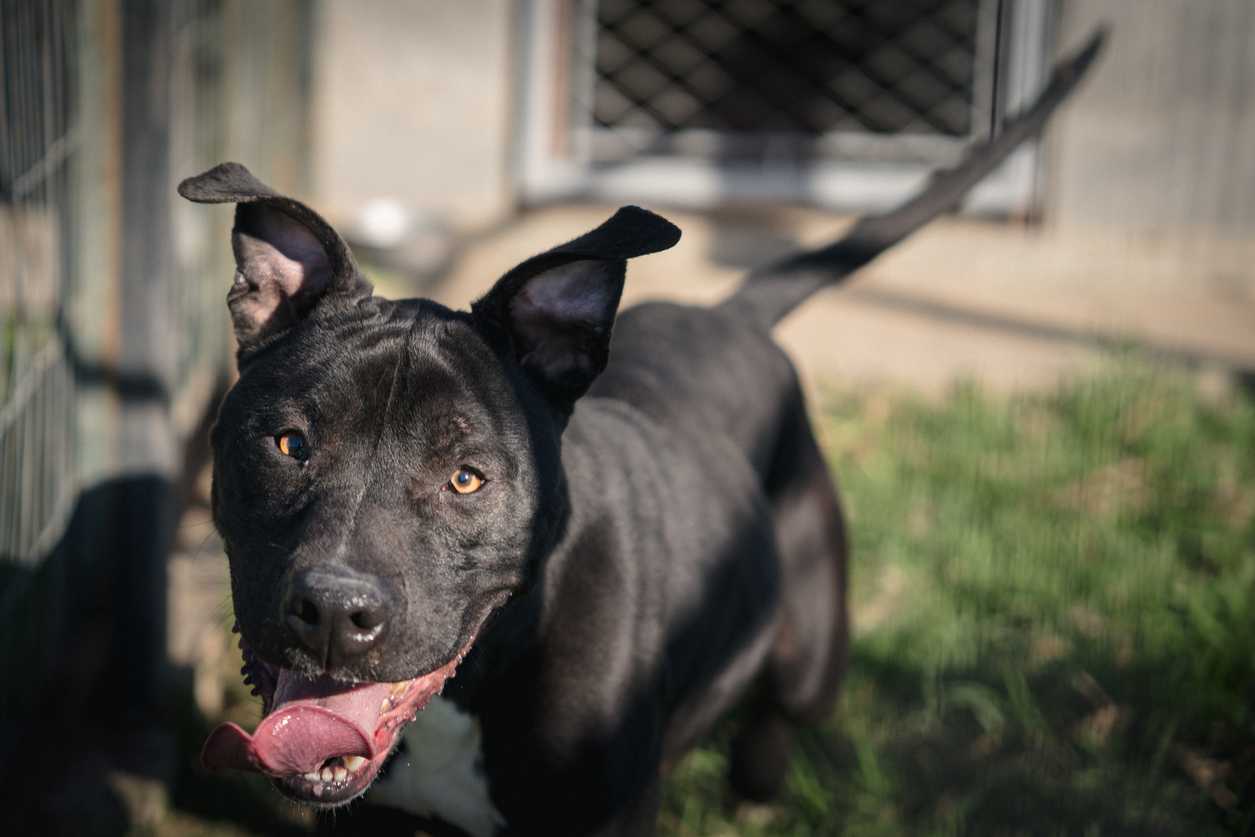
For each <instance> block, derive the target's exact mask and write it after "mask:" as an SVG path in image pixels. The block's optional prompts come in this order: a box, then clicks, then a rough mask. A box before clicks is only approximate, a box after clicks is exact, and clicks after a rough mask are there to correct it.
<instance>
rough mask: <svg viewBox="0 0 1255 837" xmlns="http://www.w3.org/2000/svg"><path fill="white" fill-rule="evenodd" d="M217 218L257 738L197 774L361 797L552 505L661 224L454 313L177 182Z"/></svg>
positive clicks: (672, 237) (301, 215) (530, 270)
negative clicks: (564, 459)
mask: <svg viewBox="0 0 1255 837" xmlns="http://www.w3.org/2000/svg"><path fill="white" fill-rule="evenodd" d="M179 192H180V194H182V195H183V196H184V197H186V198H189V199H191V200H194V201H199V202H204V203H227V202H230V203H235V204H236V213H235V228H234V230H233V232H232V246H233V249H234V252H235V260H236V266H237V270H236V273H235V280H234V283H233V285H232V288H231V291H230V293H229V295H228V297H227V300H228V305H229V306H230V309H231V316H232V320H233V324H234V328H235V333H236V337H237V339H238V343H239V353H238V363H239V370H240V377H239V381H238V382H237V383H236V385H235V386H234V387H233V388H232V390H231V391H230V393H229V394H228V395H227V397H226V400H225V401H224V402H223V404H222V408H221V411H220V412H219V416H218V422H217V424H216V426H215V427H214V430H213V434H212V442H213V449H214V482H213V507H214V521H215V523H216V524H217V527H218V529H219V531H220V532H221V533H222V536H223V538H224V540H225V543H226V548H227V554H228V556H229V559H230V565H231V586H232V597H233V601H234V606H235V617H236V621H237V624H238V629H239V631H240V634H241V636H242V641H241V648H242V649H243V652H244V661H245V670H246V673H247V674H248V675H249V676H250V677H251V679H252V682H253V684H254V686H255V688H256V689H257V691H258V692H260V694H261V695H262V696H263V698H264V699H265V702H266V708H267V712H268V714H267V716H266V718H265V719H263V721H262V723H261V725H260V726H259V727H258V729H257V731H256V732H255V733H254V734H253V735H249V734H248V733H245V732H243V731H242V730H240V729H239V728H238V727H236V726H234V725H230V724H228V725H223V726H221V727H219V728H218V729H217V730H215V731H214V733H213V734H212V735H211V736H210V739H209V741H208V742H207V743H206V745H205V751H204V754H203V756H202V759H203V760H204V761H205V763H206V765H207V766H210V767H236V768H242V769H250V770H259V771H262V772H265V773H268V774H270V775H272V776H274V777H275V778H276V780H277V784H278V785H279V786H280V787H281V788H282V789H283V790H284V791H285V792H287V793H288V794H290V795H292V796H295V797H297V798H300V799H303V800H305V801H308V802H312V803H315V804H324V805H326V804H339V803H341V802H344V801H347V800H348V799H351V798H353V797H354V796H356V795H358V794H360V793H361V792H362V791H363V790H365V789H366V787H367V786H368V785H369V784H370V782H371V780H372V779H373V777H374V775H375V773H376V772H377V771H378V769H379V767H380V766H381V765H382V764H383V761H384V759H385V758H386V757H387V755H388V753H389V752H390V751H391V749H392V747H393V745H394V744H395V742H396V740H397V737H398V733H399V731H400V729H401V727H402V726H403V725H404V724H405V722H406V721H408V720H409V719H410V718H412V717H413V715H414V713H415V712H417V711H418V710H420V709H421V708H422V707H423V705H425V704H426V702H427V701H428V700H429V699H430V698H431V696H432V695H433V694H435V693H437V692H438V691H439V690H440V689H441V687H442V686H443V684H444V681H445V680H446V679H447V678H449V677H450V676H452V675H453V673H454V670H455V668H456V666H457V664H458V662H459V661H460V660H461V659H462V656H463V655H464V654H465V653H466V652H467V650H468V649H469V648H470V646H471V644H472V643H473V642H474V640H475V637H476V635H477V633H478V631H479V629H480V628H481V627H482V625H483V624H484V621H485V620H486V619H487V618H488V616H489V615H490V614H491V613H492V612H493V610H494V609H496V608H498V607H499V606H501V605H502V604H504V603H505V602H506V600H507V599H508V598H509V597H510V596H512V595H515V594H518V593H521V592H523V591H525V590H526V589H527V587H528V585H529V584H530V581H531V579H532V578H533V577H534V576H535V573H536V572H537V569H538V563H539V562H540V560H541V559H542V557H543V555H544V554H545V551H546V550H547V549H548V548H549V546H550V544H551V542H552V539H553V538H554V537H555V536H556V534H557V533H558V531H559V530H560V527H561V525H562V521H563V515H564V514H565V511H566V500H565V488H564V485H563V479H562V468H561V460H560V437H561V433H562V429H563V427H564V426H565V424H566V420H567V418H568V417H569V416H570V413H571V410H572V409H573V405H574V403H575V401H576V399H578V398H579V397H580V396H581V395H582V394H583V393H584V392H585V391H587V389H588V387H589V385H590V384H591V383H592V382H593V380H594V379H595V378H596V376H597V375H598V374H600V372H601V371H602V370H603V369H604V368H605V365H606V360H607V357H608V353H609V345H610V330H611V325H612V324H613V320H614V316H615V311H616V309H617V307H618V303H619V297H620V293H621V291H622V288H623V279H624V272H625V265H626V260H627V259H628V258H631V257H633V256H638V255H643V254H645V253H651V252H656V251H658V250H663V249H666V248H668V247H670V246H672V245H673V244H674V243H675V242H676V241H677V240H678V238H679V230H677V229H676V228H675V227H674V226H672V225H671V224H670V223H668V222H667V221H665V220H663V219H662V218H659V217H658V216H656V215H653V214H651V213H649V212H646V211H644V210H641V209H638V208H636V207H625V208H624V209H621V210H619V212H618V213H617V214H616V215H615V216H614V217H612V218H611V219H610V220H608V221H606V222H605V223H604V224H603V225H602V226H600V227H598V228H597V229H596V230H593V231H592V232H590V233H588V234H586V235H584V236H581V237H580V238H577V239H575V240H574V241H571V242H568V243H567V244H564V245H561V246H559V247H555V248H554V249H552V250H549V251H548V252H545V253H542V254H541V255H539V256H535V257H534V258H531V259H528V260H527V261H525V262H523V263H522V264H520V265H518V266H517V267H515V268H514V269H513V270H511V271H510V272H508V273H507V274H506V275H505V276H504V277H502V278H501V279H500V280H499V281H498V282H497V284H496V285H495V286H494V287H493V288H492V290H490V291H489V292H488V294H487V295H485V296H484V297H483V298H482V299H481V300H479V301H478V302H477V303H475V305H474V306H472V309H471V311H470V312H458V311H451V310H449V309H447V308H444V307H443V306H440V305H437V304H435V303H433V302H430V301H426V300H404V301H390V300H385V299H380V298H378V297H375V296H373V295H372V288H371V285H370V283H369V282H368V281H367V280H366V279H365V278H364V277H363V276H362V274H361V272H360V271H359V270H358V268H357V265H356V263H355V261H354V259H353V255H352V253H351V252H350V250H349V248H348V246H347V244H346V243H345V242H344V240H343V239H342V238H341V237H340V236H339V234H338V233H336V231H335V230H334V229H333V228H332V227H331V226H330V225H329V224H328V223H327V222H326V221H324V220H323V219H322V218H321V217H320V216H319V215H318V214H317V213H315V212H314V211H313V210H311V209H310V208H309V207H307V206H305V205H304V204H302V203H300V202H299V201H296V200H293V199H291V198H287V197H284V196H282V195H279V194H278V193H276V192H275V191H273V190H272V189H270V188H269V187H267V186H265V185H264V184H262V183H261V182H259V181H258V180H257V179H255V178H254V177H253V176H252V175H251V174H250V173H249V172H248V171H247V170H246V169H244V168H243V167H242V166H239V165H236V164H232V163H225V164H223V165H220V166H218V167H216V168H214V169H212V170H211V171H208V172H206V173H205V174H202V175H200V176H198V177H194V178H190V179H188V180H186V181H184V182H183V183H182V184H181V185H180V186H179Z"/></svg>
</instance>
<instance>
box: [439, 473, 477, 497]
mask: <svg viewBox="0 0 1255 837" xmlns="http://www.w3.org/2000/svg"><path fill="white" fill-rule="evenodd" d="M483 486H484V478H483V477H481V476H480V475H479V474H477V473H475V472H474V471H472V470H471V469H470V468H458V469H457V470H456V471H454V472H453V476H451V477H449V484H448V485H447V486H445V488H452V489H453V490H454V491H456V492H457V493H459V494H474V493H475V492H476V491H479V489H481V488H483Z"/></svg>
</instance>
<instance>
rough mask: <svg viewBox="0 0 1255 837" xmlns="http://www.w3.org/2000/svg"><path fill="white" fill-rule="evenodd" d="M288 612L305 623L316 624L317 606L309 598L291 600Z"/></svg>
mask: <svg viewBox="0 0 1255 837" xmlns="http://www.w3.org/2000/svg"><path fill="white" fill-rule="evenodd" d="M288 612H289V613H291V614H292V615H293V616H294V617H296V618H297V619H298V620H300V621H301V622H304V623H305V624H306V625H317V624H318V606H317V605H316V604H314V603H313V602H311V601H310V600H309V599H298V600H297V601H295V602H293V603H292V605H290V606H289V608H288Z"/></svg>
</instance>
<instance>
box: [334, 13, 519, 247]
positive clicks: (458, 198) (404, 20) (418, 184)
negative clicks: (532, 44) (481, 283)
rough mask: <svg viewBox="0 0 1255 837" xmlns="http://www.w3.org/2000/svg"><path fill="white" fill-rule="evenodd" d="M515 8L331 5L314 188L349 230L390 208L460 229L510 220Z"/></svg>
mask: <svg viewBox="0 0 1255 837" xmlns="http://www.w3.org/2000/svg"><path fill="white" fill-rule="evenodd" d="M510 19H511V3H510V2H509V0H458V2H456V3H451V2H448V0H323V2H322V3H321V4H320V6H319V20H318V32H317V35H316V38H317V50H318V52H317V54H318V64H317V70H316V72H315V78H314V90H315V94H314V96H315V98H314V130H313V138H312V142H313V161H314V162H313V177H312V181H313V182H312V187H313V192H314V197H315V199H316V200H317V201H318V202H319V204H320V206H321V207H322V208H323V209H324V210H325V211H326V212H327V213H328V214H329V215H331V216H332V217H334V218H335V219H336V220H337V221H339V222H341V223H346V222H351V221H352V219H353V218H354V216H355V215H356V213H358V212H359V211H360V210H361V208H362V207H363V206H364V205H365V204H366V203H367V202H369V201H371V200H372V199H376V198H389V199H392V200H396V201H400V202H401V203H402V204H404V205H405V206H407V207H409V208H411V209H414V210H418V211H420V212H424V211H425V212H430V213H434V214H435V215H436V216H437V220H444V221H447V222H449V223H452V224H454V225H455V226H459V227H468V226H470V227H473V226H478V225H482V224H484V223H487V222H490V221H491V220H493V219H494V218H497V217H500V216H501V215H502V214H504V213H506V212H508V211H509V210H510V209H511V207H512V205H513V201H512V197H511V193H510V190H509V188H508V182H507V173H506V165H507V159H508V156H509V146H510V139H511V137H510V121H511V95H510V66H511V65H510V60H511V49H510Z"/></svg>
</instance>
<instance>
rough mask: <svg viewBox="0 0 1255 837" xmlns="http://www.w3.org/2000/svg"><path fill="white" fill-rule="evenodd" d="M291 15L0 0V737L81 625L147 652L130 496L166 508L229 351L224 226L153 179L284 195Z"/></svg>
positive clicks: (142, 1) (289, 149)
mask: <svg viewBox="0 0 1255 837" xmlns="http://www.w3.org/2000/svg"><path fill="white" fill-rule="evenodd" d="M311 19H312V3H311V2H310V0H274V2H268V3H266V4H255V3H251V2H249V1H248V0H174V2H170V0H123V2H111V0H4V2H3V3H0V746H3V747H7V746H8V745H11V744H13V742H14V741H15V740H16V736H20V734H21V727H22V725H21V720H22V718H23V717H25V715H24V713H26V712H27V711H28V709H29V706H30V705H31V701H32V700H33V698H34V696H35V695H36V694H37V693H38V689H39V684H40V682H41V681H42V680H43V679H44V678H45V677H46V676H48V675H49V672H50V671H52V670H53V668H54V667H55V665H56V664H57V662H58V660H59V659H61V658H62V657H64V656H65V654H66V649H67V648H68V647H69V646H70V645H73V644H74V642H76V641H77V640H75V639H74V637H75V636H77V634H76V633H75V631H78V632H80V633H81V632H82V626H83V624H84V620H89V621H90V620H91V619H103V620H104V623H102V624H103V625H104V628H105V629H106V630H105V632H106V633H108V634H109V637H108V638H107V640H106V641H105V645H106V646H107V650H106V652H102V653H107V654H109V655H113V656H111V657H110V659H111V660H113V658H114V657H118V658H122V659H128V658H129V659H138V658H140V657H145V656H147V657H154V656H155V657H160V656H161V655H163V654H164V650H165V649H164V642H165V637H164V636H163V635H162V631H163V626H164V621H165V611H164V609H165V606H166V603H165V598H164V592H163V591H164V579H165V575H164V561H165V555H166V553H165V551H164V550H166V549H168V547H169V543H168V541H169V534H170V533H169V531H168V526H167V527H166V528H167V531H163V529H162V526H163V524H162V523H161V519H162V518H163V517H165V518H169V517H170V516H171V514H170V513H168V512H167V511H159V510H156V509H151V508H145V509H138V510H137V509H135V508H133V506H135V505H136V498H137V497H142V496H144V495H143V494H142V493H136V492H135V491H134V490H132V489H133V485H131V483H133V482H135V480H136V479H140V480H141V481H142V480H147V481H148V483H147V484H151V485H155V486H157V487H158V488H159V490H158V492H157V493H158V494H160V495H161V496H160V497H157V495H153V496H154V497H155V498H156V500H157V501H158V502H159V504H162V505H164V504H167V503H174V502H176V500H175V499H174V494H175V493H176V492H177V483H178V481H179V479H180V476H181V475H180V473H179V470H180V468H181V467H182V466H183V462H184V456H183V453H184V452H185V451H186V445H187V444H188V442H189V440H190V438H191V434H192V432H193V431H194V430H195V429H196V428H198V427H200V426H201V425H202V423H203V419H204V416H205V415H206V411H207V410H209V409H211V408H212V406H213V405H212V399H213V397H214V395H215V394H216V393H217V392H219V391H220V388H221V386H222V385H223V383H224V381H225V378H226V370H227V368H228V364H229V359H230V350H231V343H230V336H229V335H230V332H229V328H228V324H227V318H226V307H225V305H224V303H223V297H224V294H225V284H224V283H226V282H229V278H230V275H231V271H230V266H229V264H227V262H228V261H229V259H230V253H229V252H227V251H225V249H224V248H223V247H221V246H220V244H221V242H223V241H226V240H228V231H229V227H230V223H231V222H230V212H229V210H228V209H226V208H223V209H222V211H220V212H205V211H200V212H188V211H187V208H186V207H184V206H182V205H181V202H177V203H176V200H177V198H176V196H175V193H174V186H175V184H177V182H178V181H179V180H180V179H182V178H183V177H187V176H189V175H191V174H195V173H196V172H199V171H203V170H205V169H207V168H209V167H210V166H212V165H214V164H216V163H218V162H221V161H222V160H225V159H237V160H240V161H242V162H245V163H246V164H248V165H249V166H250V167H251V168H252V169H253V170H254V171H255V172H257V173H258V174H259V175H260V176H262V177H265V178H267V179H268V180H269V181H270V182H273V183H275V184H276V185H278V186H280V187H282V188H285V189H288V190H290V191H296V190H299V188H300V187H301V185H302V177H303V173H304V165H305V159H306V156H305V134H304V124H305V110H304V108H305V102H306V101H307V98H308V96H307V90H306V86H307V84H308V76H309V45H310V25H311ZM241 33H242V34H241ZM128 481H130V482H128ZM148 528H151V529H152V531H147V529H148ZM140 529H145V531H138V530H140ZM140 553H150V554H151V557H150V558H139V557H137V556H138V555H139V554H140ZM119 594H121V595H119ZM106 596H113V597H114V598H117V599H120V601H118V602H115V603H114V604H113V605H112V606H111V607H112V610H110V607H103V608H102V607H100V606H99V605H98V602H99V600H100V599H102V598H105V597H106ZM89 611H90V612H89ZM102 614H103V615H102ZM93 624H94V623H93ZM140 633H143V634H144V635H143V636H140V635H139V634H140ZM114 662H115V663H116V660H114ZM159 667H160V663H159V662H158V663H156V664H155V667H150V668H153V670H156V668H159ZM141 668H142V666H141ZM131 679H132V680H137V679H139V678H131ZM153 682H156V679H154V680H153ZM89 687H90V684H89V683H84V684H83V688H89Z"/></svg>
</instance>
